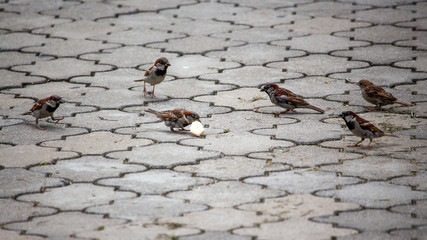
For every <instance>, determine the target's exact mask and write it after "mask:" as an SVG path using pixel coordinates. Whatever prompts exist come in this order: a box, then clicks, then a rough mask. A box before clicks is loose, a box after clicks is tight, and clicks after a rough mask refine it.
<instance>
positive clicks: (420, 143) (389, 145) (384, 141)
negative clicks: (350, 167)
mask: <svg viewBox="0 0 427 240" xmlns="http://www.w3.org/2000/svg"><path fill="white" fill-rule="evenodd" d="M349 134H351V133H350V132H349ZM358 141H360V137H356V136H345V137H343V140H339V141H328V142H322V143H320V146H322V147H331V148H339V149H343V150H344V151H345V152H352V153H353V152H355V153H362V154H365V155H367V156H375V155H388V154H393V153H397V152H409V151H411V149H413V148H417V147H424V146H426V144H427V141H426V140H419V139H411V137H410V136H399V137H398V138H394V137H382V138H380V139H375V140H374V141H373V142H372V144H371V147H370V148H367V145H368V143H369V141H366V140H365V143H363V144H362V147H356V148H354V147H347V145H354V144H355V143H357V142H358Z"/></svg>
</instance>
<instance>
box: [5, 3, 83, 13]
mask: <svg viewBox="0 0 427 240" xmlns="http://www.w3.org/2000/svg"><path fill="white" fill-rule="evenodd" d="M0 4H1V7H2V8H4V9H6V10H8V11H11V12H21V13H38V12H40V11H43V10H46V9H58V8H61V7H68V6H72V5H75V4H78V3H75V2H58V1H55V0H39V1H37V2H33V1H20V2H13V3H10V4H5V3H0Z"/></svg>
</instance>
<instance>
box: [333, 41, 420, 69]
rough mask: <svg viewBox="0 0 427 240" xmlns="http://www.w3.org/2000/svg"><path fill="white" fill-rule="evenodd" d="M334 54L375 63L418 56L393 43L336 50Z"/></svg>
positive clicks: (383, 63)
mask: <svg viewBox="0 0 427 240" xmlns="http://www.w3.org/2000/svg"><path fill="white" fill-rule="evenodd" d="M332 55H333V56H339V57H351V58H352V60H356V61H368V62H370V63H372V64H375V65H388V64H391V63H393V62H397V61H405V60H411V59H412V58H413V57H415V56H417V52H415V51H412V50H411V49H408V48H401V47H395V46H391V45H373V46H368V47H358V48H354V49H353V50H350V51H336V52H334V53H332Z"/></svg>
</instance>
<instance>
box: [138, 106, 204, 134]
mask: <svg viewBox="0 0 427 240" xmlns="http://www.w3.org/2000/svg"><path fill="white" fill-rule="evenodd" d="M145 111H146V112H148V113H152V114H154V115H156V116H157V117H158V118H160V119H161V120H162V121H163V122H165V125H166V126H168V127H170V130H171V131H172V132H175V130H174V128H180V130H181V131H188V130H186V129H184V127H186V126H188V125H190V124H191V123H193V121H196V120H198V121H200V119H199V118H200V117H199V115H198V114H197V113H195V112H191V111H188V110H185V109H174V110H166V111H161V112H160V111H155V110H153V109H147V110H145Z"/></svg>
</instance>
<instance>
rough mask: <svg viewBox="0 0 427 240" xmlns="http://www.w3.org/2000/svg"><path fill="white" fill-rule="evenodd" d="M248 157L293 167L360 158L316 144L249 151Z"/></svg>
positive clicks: (358, 155)
mask: <svg viewBox="0 0 427 240" xmlns="http://www.w3.org/2000/svg"><path fill="white" fill-rule="evenodd" d="M249 157H255V158H262V159H268V160H270V161H272V163H283V164H289V165H291V166H293V167H316V166H321V165H326V164H334V163H335V164H337V163H340V162H341V161H343V160H352V159H357V158H361V157H362V155H361V154H355V153H343V152H340V151H338V150H336V149H329V148H321V147H318V146H295V147H291V148H282V149H274V150H273V151H272V152H260V153H251V154H249Z"/></svg>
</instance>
